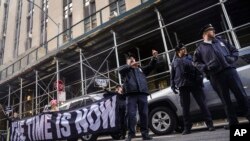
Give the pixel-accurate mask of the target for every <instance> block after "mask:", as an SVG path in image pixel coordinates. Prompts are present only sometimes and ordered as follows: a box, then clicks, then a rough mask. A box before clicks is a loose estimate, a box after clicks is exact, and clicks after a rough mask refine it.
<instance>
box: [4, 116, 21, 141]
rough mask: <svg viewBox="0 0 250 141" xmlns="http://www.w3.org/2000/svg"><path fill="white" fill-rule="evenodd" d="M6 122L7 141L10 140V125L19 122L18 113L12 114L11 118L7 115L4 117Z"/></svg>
mask: <svg viewBox="0 0 250 141" xmlns="http://www.w3.org/2000/svg"><path fill="white" fill-rule="evenodd" d="M5 116H6V118H7V120H8V124H9V127H8V133H7V141H9V140H10V128H11V123H12V122H13V121H16V120H19V119H20V118H19V116H18V113H17V112H12V116H11V117H9V115H5Z"/></svg>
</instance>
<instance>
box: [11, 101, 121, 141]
mask: <svg viewBox="0 0 250 141" xmlns="http://www.w3.org/2000/svg"><path fill="white" fill-rule="evenodd" d="M118 123H119V118H118V106H117V96H112V97H109V98H104V99H102V100H100V101H96V102H95V103H93V104H91V105H89V106H86V107H81V108H79V109H74V110H69V111H59V112H47V113H41V114H39V115H36V116H33V117H29V118H25V119H21V120H18V121H13V122H12V124H11V129H10V140H11V141H34V140H48V141H50V140H61V139H70V138H76V137H81V136H83V135H86V134H98V133H104V132H113V131H116V130H117V128H119V124H118Z"/></svg>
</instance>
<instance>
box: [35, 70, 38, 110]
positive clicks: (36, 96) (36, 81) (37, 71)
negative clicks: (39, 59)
mask: <svg viewBox="0 0 250 141" xmlns="http://www.w3.org/2000/svg"><path fill="white" fill-rule="evenodd" d="M37 96H38V71H36V106H35V109H36V114H38V111H37V105H38V102H37Z"/></svg>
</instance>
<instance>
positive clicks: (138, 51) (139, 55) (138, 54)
mask: <svg viewBox="0 0 250 141" xmlns="http://www.w3.org/2000/svg"><path fill="white" fill-rule="evenodd" d="M136 51H137V56H138V61H139V65H140V66H141V54H140V49H139V48H138V47H137V48H136Z"/></svg>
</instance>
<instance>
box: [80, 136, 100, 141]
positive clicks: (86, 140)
mask: <svg viewBox="0 0 250 141" xmlns="http://www.w3.org/2000/svg"><path fill="white" fill-rule="evenodd" d="M97 137H98V136H97V135H93V134H88V135H85V136H82V140H83V141H96V140H97Z"/></svg>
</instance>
